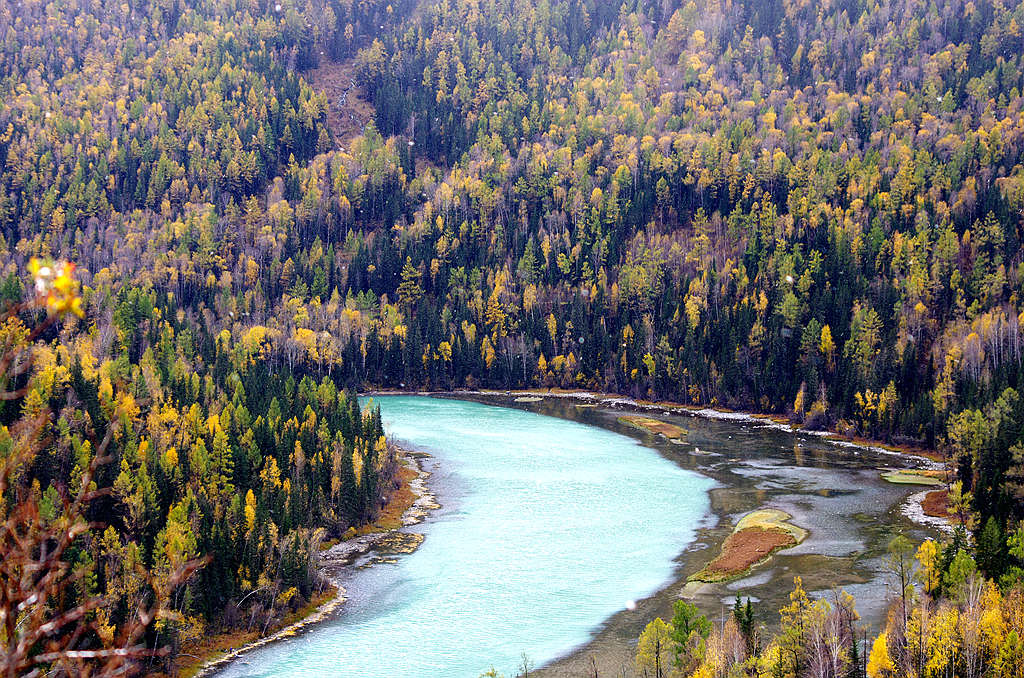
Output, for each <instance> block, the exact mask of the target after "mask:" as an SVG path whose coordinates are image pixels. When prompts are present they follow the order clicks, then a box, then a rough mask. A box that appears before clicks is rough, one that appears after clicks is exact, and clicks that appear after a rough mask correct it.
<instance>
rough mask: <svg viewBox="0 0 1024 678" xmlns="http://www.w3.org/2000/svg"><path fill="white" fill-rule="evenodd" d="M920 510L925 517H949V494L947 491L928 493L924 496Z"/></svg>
mask: <svg viewBox="0 0 1024 678" xmlns="http://www.w3.org/2000/svg"><path fill="white" fill-rule="evenodd" d="M921 508H922V509H923V510H924V514H925V515H926V516H932V517H933V518H947V517H948V516H949V492H948V491H947V490H934V491H932V492H929V493H928V494H926V495H924V500H923V501H922V502H921Z"/></svg>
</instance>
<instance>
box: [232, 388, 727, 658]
mask: <svg viewBox="0 0 1024 678" xmlns="http://www.w3.org/2000/svg"><path fill="white" fill-rule="evenodd" d="M374 402H375V403H377V404H379V405H380V407H381V412H382V415H383V419H384V422H385V429H386V431H387V433H388V435H390V436H391V437H393V438H395V439H397V440H399V441H401V442H403V443H404V444H406V445H407V446H409V447H410V448H412V449H415V450H418V451H423V452H427V453H429V454H430V455H431V458H430V459H428V460H427V462H426V463H427V466H428V468H429V470H431V471H432V473H433V476H432V478H431V481H430V486H431V489H432V491H433V492H434V493H435V494H436V495H437V498H438V501H439V502H440V503H441V504H442V505H443V508H442V509H440V510H438V511H436V512H435V513H434V514H433V515H432V516H431V517H430V518H429V519H428V520H427V521H426V522H425V523H423V524H420V525H417V526H415V527H413V528H410V529H411V530H414V531H418V532H421V533H423V534H424V535H425V537H426V538H425V540H424V542H423V544H422V546H420V548H419V549H418V550H416V551H415V552H414V553H412V554H408V555H403V556H399V557H398V558H396V559H394V561H393V562H386V563H382V564H376V565H374V566H373V567H369V568H364V569H358V570H356V571H355V572H354V573H353V574H352V575H351V576H350V578H349V579H348V580H346V581H345V587H346V589H347V592H348V597H349V599H348V600H347V601H346V603H345V605H344V606H343V608H342V610H341V612H340V613H338V614H337V615H335V616H334V617H332V618H331V619H330V620H329V621H326V622H324V623H322V624H318V625H316V626H315V627H313V628H311V629H310V630H309V631H307V632H305V633H303V634H301V635H299V636H296V637H293V638H289V639H286V640H283V641H281V642H277V643H273V644H271V645H268V646H265V647H263V648H261V649H258V650H255V651H253V652H251V653H248V654H246V655H244V656H243V657H241V658H240V659H239V660H236V661H235V662H234V663H232V664H230V665H229V666H228V667H227V668H226V669H225V670H223V671H222V672H220V673H219V674H218V675H219V676H223V677H224V678H239V677H242V676H268V677H269V676H275V677H276V676H293V675H294V676H298V675H301V676H311V677H316V676H331V677H332V678H348V677H352V678H357V677H358V678H397V677H402V678H404V677H412V676H416V677H421V678H476V677H477V676H479V675H480V673H482V672H484V671H486V670H488V669H489V668H491V667H492V666H493V667H494V668H496V669H497V670H498V671H499V672H501V673H504V674H506V675H515V673H516V669H517V667H518V665H519V662H520V661H521V658H522V656H523V655H525V656H526V657H528V658H529V660H530V661H531V662H532V663H533V664H534V665H536V666H538V667H539V666H541V665H543V664H546V663H548V662H550V661H551V660H553V659H556V658H557V657H560V656H563V655H565V654H566V653H568V652H569V651H571V650H572V649H573V648H575V647H578V646H580V645H582V644H585V643H586V642H587V641H588V640H589V639H590V638H591V637H592V636H593V634H594V633H595V632H596V630H597V629H598V628H599V627H600V626H601V624H602V622H604V620H606V619H607V618H608V617H610V616H611V615H613V614H615V613H617V612H621V611H623V610H626V609H628V608H630V607H632V605H633V601H635V600H639V599H642V598H645V597H647V596H649V595H651V594H652V593H654V592H655V591H657V590H659V589H661V588H662V587H664V586H665V585H666V584H667V583H669V582H670V581H672V579H673V577H674V576H675V574H676V571H677V567H678V563H677V562H676V559H677V557H678V556H679V555H680V553H681V552H683V551H684V550H685V549H686V547H687V545H688V544H690V543H691V542H692V541H693V540H694V537H695V535H696V533H697V530H698V529H699V528H700V527H702V526H703V525H704V524H705V522H706V521H707V520H708V518H709V515H710V514H709V508H710V503H709V497H708V491H709V490H710V489H711V488H712V487H713V486H714V484H715V483H714V481H712V480H710V479H709V478H708V477H706V476H704V475H701V474H699V473H695V472H693V471H690V470H686V469H683V468H681V467H680V466H679V465H678V464H676V463H673V462H672V461H670V460H668V459H667V458H666V457H665V456H663V455H661V454H659V453H658V452H656V451H655V450H654V449H652V448H650V447H647V446H644V445H641V444H640V443H639V442H637V441H636V440H635V439H633V438H631V437H627V436H625V435H621V434H619V433H615V432H612V431H609V430H607V429H604V428H599V427H596V426H589V425H585V424H582V423H579V422H576V421H571V420H568V419H562V418H555V417H548V416H544V415H541V414H536V413H533V412H528V411H523V410H519V409H511V408H505V407H494V406H490V405H486V404H482V403H478V402H468V401H461V400H449V399H433V398H426V397H419V396H384V397H378V398H375V399H374Z"/></svg>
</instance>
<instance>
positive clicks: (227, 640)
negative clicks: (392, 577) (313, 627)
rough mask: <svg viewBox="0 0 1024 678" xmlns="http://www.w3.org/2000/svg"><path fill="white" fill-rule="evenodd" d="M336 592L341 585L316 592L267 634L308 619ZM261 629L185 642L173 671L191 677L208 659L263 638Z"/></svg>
mask: <svg viewBox="0 0 1024 678" xmlns="http://www.w3.org/2000/svg"><path fill="white" fill-rule="evenodd" d="M336 595H337V589H336V588H334V587H333V586H331V587H329V588H327V589H325V590H324V591H322V592H321V593H318V594H315V595H314V596H313V598H312V599H311V600H310V601H309V602H308V603H306V604H305V605H303V606H302V607H300V608H299V609H298V610H295V611H294V612H291V613H290V614H288V615H286V616H285V617H284V618H282V619H281V620H280V621H278V622H277V623H276V624H274V625H272V626H271V627H270V628H269V629H267V633H266V634H265V635H273V634H274V633H277V632H278V631H280V630H281V629H283V628H286V627H288V626H291V625H292V624H294V623H296V622H298V621H301V620H303V619H305V618H306V617H308V616H309V615H311V614H313V613H314V612H316V611H317V610H318V609H319V608H320V606H321V605H323V604H324V603H327V602H328V601H330V600H332V599H333V598H334V597H335V596H336ZM260 631H261V629H253V630H251V631H242V630H234V631H228V632H225V633H217V634H213V635H207V636H205V637H204V638H203V640H201V641H200V642H196V643H188V644H185V645H182V647H181V649H180V650H179V652H178V654H177V656H176V657H175V659H174V664H173V667H172V675H174V676H178V677H180V678H191V677H192V676H194V675H196V674H197V673H199V671H201V670H202V669H203V667H204V666H206V664H207V663H208V662H211V661H215V660H216V659H218V658H219V657H222V656H224V655H226V654H227V653H228V652H231V651H233V650H235V649H237V648H240V647H244V646H245V645H248V644H249V643H252V642H254V641H256V640H259V639H260V637H262V636H263V635H264V634H262V633H260Z"/></svg>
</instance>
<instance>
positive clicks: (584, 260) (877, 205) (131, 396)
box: [0, 0, 1024, 642]
mask: <svg viewBox="0 0 1024 678" xmlns="http://www.w3.org/2000/svg"><path fill="white" fill-rule="evenodd" d="M1022 25H1024V4H1022V3H1020V2H1012V1H1004V0H976V1H970V2H968V1H966V0H950V1H947V2H919V1H911V0H832V1H827V2H806V1H802V0H707V1H701V2H697V1H696V0H665V1H662V2H647V1H645V0H635V1H633V0H630V1H624V0H543V1H541V2H527V1H526V0H485V1H484V2H480V1H479V0H440V1H438V2H431V1H428V0H420V1H418V2H416V1H414V0H395V1H394V2H391V3H388V2H386V1H385V0H360V2H358V3H357V2H353V1H352V0H191V1H189V2H186V1H184V0H141V1H139V2H133V3H128V4H124V5H120V6H115V5H113V4H111V3H104V2H99V1H98V0H67V1H60V2H57V1H46V0H23V1H22V2H19V3H13V2H8V3H4V4H3V6H0V84H2V92H3V94H2V95H0V275H2V281H0V282H2V284H0V296H2V298H3V300H4V301H3V304H5V305H6V306H8V307H12V308H16V307H15V306H14V305H15V304H17V303H18V302H20V301H22V300H23V299H25V298H26V296H27V295H28V296H30V290H27V289H26V284H27V278H26V277H25V274H24V270H25V267H26V266H27V265H28V262H29V260H30V259H31V258H32V257H39V258H41V259H47V260H49V259H53V260H59V259H62V260H68V261H73V262H76V264H77V266H78V268H77V270H76V272H75V275H76V277H77V279H78V280H80V281H81V283H82V295H81V302H82V310H83V313H84V315H83V317H82V319H77V318H76V317H73V316H70V315H69V316H68V317H67V318H66V320H65V322H63V323H62V324H60V325H54V326H52V327H50V328H49V329H48V330H47V332H45V333H44V334H42V335H41V336H40V337H39V338H38V342H37V344H36V347H35V349H34V351H33V361H32V367H31V369H27V368H26V369H25V370H22V371H20V372H19V371H17V370H14V371H12V372H11V373H10V374H4V375H3V376H2V379H3V380H4V381H5V382H8V383H6V384H5V388H7V389H10V390H9V392H10V393H12V394H16V397H15V396H12V397H11V398H8V399H5V400H3V402H2V403H0V424H3V425H4V426H7V427H9V428H10V430H11V431H16V430H17V426H16V424H17V423H18V422H19V421H23V420H25V419H32V418H35V417H38V416H40V415H43V414H46V413H50V414H48V415H46V416H48V419H47V421H46V425H45V430H44V431H42V432H41V433H40V438H39V439H40V441H41V444H42V446H43V449H44V450H45V454H43V453H41V454H39V455H37V456H36V457H35V459H34V460H33V462H32V463H31V464H30V465H29V466H28V467H27V468H25V469H24V470H23V472H22V473H21V475H20V476H19V479H20V483H21V486H22V489H21V490H20V491H21V492H22V493H23V494H25V493H27V494H26V495H25V496H29V495H31V496H34V497H36V498H37V500H38V502H39V504H40V506H43V507H46V506H51V507H53V506H55V505H57V504H59V497H58V495H59V493H58V490H57V488H58V487H64V486H67V485H68V484H72V485H73V484H74V480H75V479H76V478H77V477H78V476H77V475H76V474H81V473H82V470H83V469H84V468H86V467H87V466H88V465H89V464H90V463H91V462H90V459H91V455H93V454H94V452H95V445H96V442H97V441H98V440H99V439H102V438H103V436H104V433H105V431H106V430H107V429H111V430H113V435H112V441H113V442H112V446H111V450H110V453H111V455H112V457H113V462H112V463H109V464H106V465H104V466H103V467H101V469H100V470H99V471H98V473H99V475H100V477H99V478H98V479H97V483H98V485H99V486H100V487H108V486H109V487H111V488H113V491H112V494H110V496H106V497H103V498H101V499H99V500H98V501H99V502H100V503H101V504H102V506H98V507H97V508H96V509H95V510H96V511H97V516H96V517H98V516H100V515H102V516H104V520H106V521H108V527H107V528H106V529H104V530H102V531H98V530H97V531H96V533H95V534H91V535H90V536H89V538H88V539H87V543H86V544H85V545H83V546H82V548H81V549H80V550H79V551H77V552H75V553H74V554H73V557H74V561H73V562H74V563H75V567H77V568H81V569H82V571H83V572H86V573H87V574H86V575H85V576H84V578H83V579H82V580H81V590H80V591H79V592H78V594H77V595H78V596H80V597H85V596H89V595H91V593H92V592H94V591H107V592H116V593H117V595H116V596H115V597H116V600H117V601H118V602H117V604H116V605H112V606H111V608H110V609H109V610H106V611H104V612H103V614H104V615H107V616H106V617H104V620H107V621H105V622H104V623H109V624H116V621H117V619H119V618H123V616H124V615H125V614H127V611H128V610H129V609H130V608H131V606H132V605H131V603H130V602H129V601H131V600H133V596H135V595H137V594H138V587H139V586H140V585H141V584H140V583H139V581H140V580H137V579H135V578H133V577H134V575H133V572H135V571H136V570H135V565H136V564H139V565H141V566H143V567H144V568H146V569H147V570H159V568H160V567H163V566H164V565H162V563H165V561H166V562H170V561H171V560H175V559H177V560H183V559H187V558H189V557H191V556H193V555H198V554H200V553H202V554H209V555H212V556H213V561H212V563H211V564H210V565H208V566H206V567H204V568H203V569H201V570H200V571H199V574H198V575H197V578H196V579H195V580H194V582H193V584H191V585H189V586H187V587H183V588H182V589H181V590H180V595H179V596H177V597H176V599H175V601H174V607H175V609H177V610H178V611H180V612H181V615H182V617H181V619H183V620H185V621H180V620H179V621H178V622H175V624H176V625H177V626H176V628H177V629H178V631H177V632H179V633H193V634H195V633H200V632H202V629H205V628H206V627H207V625H212V626H214V627H223V626H231V625H235V624H238V623H240V619H241V618H242V617H244V616H245V614H246V610H248V609H249V608H244V609H243V608H242V607H239V605H241V601H243V599H244V600H247V602H246V605H249V606H251V605H253V604H254V603H257V602H258V603H259V604H260V605H264V606H269V607H273V606H274V604H276V603H275V602H274V601H267V600H261V595H260V594H256V593H254V592H256V591H261V590H263V589H264V588H265V589H266V590H272V591H273V592H274V596H285V598H288V599H289V600H290V599H291V596H292V595H293V594H291V593H289V592H290V591H291V589H292V588H294V589H295V591H296V593H298V594H300V595H301V596H303V597H305V596H308V595H309V593H310V586H311V585H312V574H311V573H310V570H309V567H308V565H309V559H310V550H311V549H312V548H314V546H315V542H316V539H315V538H314V533H317V534H319V533H318V532H317V530H318V529H319V528H325V529H326V530H327V531H328V532H338V531H342V530H344V529H345V528H346V527H348V526H349V525H352V524H355V523H358V522H360V521H363V520H365V519H367V518H368V517H371V516H372V514H373V512H374V511H375V507H376V505H377V502H378V501H379V498H380V492H381V488H380V487H378V484H380V485H381V486H383V485H385V484H386V482H387V481H388V480H389V479H390V472H391V469H390V465H391V464H393V459H392V456H391V453H390V452H389V451H388V449H387V445H386V443H385V442H384V441H383V440H382V430H381V424H380V421H379V417H377V416H376V415H374V413H373V412H361V411H360V410H359V407H358V404H357V403H356V401H355V399H354V396H353V395H351V394H348V395H346V389H366V388H431V389H441V390H445V389H453V388H466V387H470V388H473V387H496V388H528V387H546V386H560V387H565V388H576V389H582V388H586V389H593V390H601V391H608V392H616V393H622V394H628V395H632V396H636V397H644V398H649V399H665V400H672V401H675V402H681V403H686V404H694V405H702V406H723V407H731V408H738V409H748V410H757V411H764V412H772V413H781V414H788V415H790V416H792V417H793V418H795V419H796V420H798V421H802V422H804V423H805V425H807V426H809V427H817V428H821V427H826V428H833V429H836V430H839V431H840V432H843V433H847V434H856V435H861V436H865V437H871V438H876V439H883V440H888V441H892V442H899V443H910V444H915V445H922V446H926V447H931V448H936V449H939V450H940V451H942V452H944V453H945V454H947V455H948V457H949V459H950V460H951V462H952V464H953V465H954V466H955V468H956V472H957V474H958V477H959V480H960V482H961V485H960V489H961V491H962V492H963V493H964V495H963V496H964V502H966V505H967V506H968V508H969V509H970V513H971V516H970V518H971V520H970V521H967V524H966V527H968V528H969V529H972V530H974V531H975V532H976V533H977V535H978V536H979V537H980V536H981V533H982V532H983V531H984V530H988V532H989V536H988V537H987V538H986V539H987V540H988V541H987V542H985V543H990V544H991V545H992V547H991V548H992V549H995V551H994V552H995V553H997V554H998V555H999V557H998V558H994V559H989V560H985V561H984V562H983V569H984V570H985V571H986V574H988V575H989V576H990V577H993V578H996V579H998V577H999V576H1000V575H1001V574H1003V572H1002V570H1005V569H1007V568H1009V567H1011V564H1012V559H1011V558H1010V557H1009V555H1008V554H1009V551H1008V548H1009V547H1007V546H1006V535H1007V534H1010V533H1012V532H1013V531H1014V529H1015V528H1016V524H1017V521H1019V520H1020V519H1021V518H1024V501H1022V500H1024V395H1022V393H1021V389H1022V388H1024V384H1022V383H1021V381H1022V376H1024V372H1022V359H1024V356H1022V344H1024V298H1022V294H1024V257H1022V250H1021V245H1022V238H1024V99H1022V97H1021V90H1022V88H1024V63H1022V59H1024V35H1022V30H1024V29H1022ZM327 61H334V62H344V63H345V64H346V65H348V66H351V70H352V72H354V73H355V77H356V79H357V81H358V85H359V87H360V88H361V89H362V91H364V92H365V93H366V95H367V97H368V99H369V101H370V102H371V103H372V105H373V107H374V109H375V120H374V122H373V123H371V124H370V125H368V126H367V127H366V128H365V130H364V132H363V134H361V135H360V136H358V138H356V139H355V140H354V141H352V142H351V143H346V144H345V145H344V146H342V144H341V143H340V140H338V139H335V138H333V137H332V134H331V131H330V129H329V127H328V125H327V118H328V111H329V110H331V107H332V106H341V105H342V102H340V101H331V100H328V99H327V97H326V96H325V95H324V94H323V93H322V92H318V91H316V90H314V89H313V88H312V87H311V85H310V84H309V81H308V79H307V75H308V74H309V72H310V70H311V69H313V68H315V67H317V66H318V65H320V64H322V63H326V62H327ZM38 313H39V311H27V310H25V311H22V312H21V313H20V315H18V316H17V317H11V318H8V319H7V320H5V321H4V322H5V324H4V325H3V326H2V327H0V341H2V342H3V343H2V346H4V347H6V349H5V350H7V349H9V348H10V347H12V346H17V345H18V342H20V341H23V340H24V339H25V337H26V336H29V335H28V330H29V328H31V327H33V326H35V325H36V324H37V323H38V317H37V316H38ZM33 314H35V315H33ZM33 339H35V337H33ZM6 430H7V429H5V431H6ZM3 435H4V437H3V438H2V439H0V449H7V448H10V447H11V446H13V445H15V443H14V442H12V441H13V440H14V439H15V438H16V436H15V438H12V437H11V436H12V434H10V433H7V432H5V433H4V434H3ZM90 440H92V441H93V442H90ZM111 516H113V518H111ZM271 572H272V573H273V574H267V573H271ZM261 577H264V578H269V579H267V580H266V581H265V580H264V579H262V578H261ZM283 602H284V603H287V600H284V601H283ZM229 603H232V604H229ZM282 604H283V603H282ZM119 615H120V617H119ZM153 640H154V642H155V639H153Z"/></svg>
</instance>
